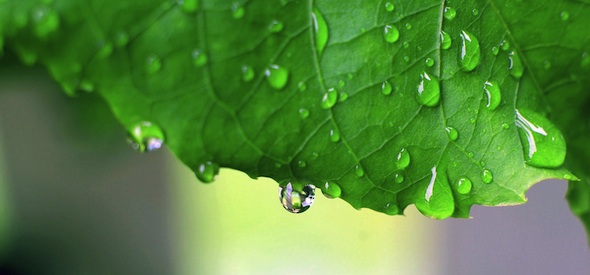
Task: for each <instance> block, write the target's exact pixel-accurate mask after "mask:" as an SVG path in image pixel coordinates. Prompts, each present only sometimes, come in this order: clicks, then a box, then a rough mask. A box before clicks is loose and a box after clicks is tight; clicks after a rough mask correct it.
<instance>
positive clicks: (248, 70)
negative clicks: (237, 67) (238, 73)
mask: <svg viewBox="0 0 590 275" xmlns="http://www.w3.org/2000/svg"><path fill="white" fill-rule="evenodd" d="M252 79H254V69H252V67H250V66H248V65H244V66H242V80H244V81H245V82H250V81H252Z"/></svg>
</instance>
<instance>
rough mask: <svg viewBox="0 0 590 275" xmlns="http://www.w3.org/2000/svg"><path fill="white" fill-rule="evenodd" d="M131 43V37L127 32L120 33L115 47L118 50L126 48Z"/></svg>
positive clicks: (116, 36) (116, 37)
mask: <svg viewBox="0 0 590 275" xmlns="http://www.w3.org/2000/svg"><path fill="white" fill-rule="evenodd" d="M127 43H129V35H128V34H127V33H126V32H125V31H118V32H117V33H116V34H115V46H117V48H122V47H125V46H126V45H127Z"/></svg>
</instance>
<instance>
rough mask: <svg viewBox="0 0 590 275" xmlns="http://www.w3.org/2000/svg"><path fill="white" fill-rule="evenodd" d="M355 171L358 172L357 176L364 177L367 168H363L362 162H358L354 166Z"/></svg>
mask: <svg viewBox="0 0 590 275" xmlns="http://www.w3.org/2000/svg"><path fill="white" fill-rule="evenodd" d="M354 173H355V174H356V176H357V177H359V178H360V177H362V176H364V175H365V170H364V169H363V167H362V166H361V165H360V164H357V165H356V166H355V167H354Z"/></svg>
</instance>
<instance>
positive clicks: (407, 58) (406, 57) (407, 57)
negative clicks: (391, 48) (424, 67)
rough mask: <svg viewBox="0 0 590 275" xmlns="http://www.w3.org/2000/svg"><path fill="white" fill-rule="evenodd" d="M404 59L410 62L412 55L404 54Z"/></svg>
mask: <svg viewBox="0 0 590 275" xmlns="http://www.w3.org/2000/svg"><path fill="white" fill-rule="evenodd" d="M404 61H406V63H407V62H410V57H409V56H407V55H404Z"/></svg>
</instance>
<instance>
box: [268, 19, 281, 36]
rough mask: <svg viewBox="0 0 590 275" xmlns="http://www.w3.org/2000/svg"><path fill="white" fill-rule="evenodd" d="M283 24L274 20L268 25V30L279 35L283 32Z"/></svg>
mask: <svg viewBox="0 0 590 275" xmlns="http://www.w3.org/2000/svg"><path fill="white" fill-rule="evenodd" d="M283 27H284V26H283V22H281V21H279V20H276V19H274V20H272V21H271V22H270V24H269V25H268V30H269V31H270V32H272V33H278V32H281V31H282V30H283Z"/></svg>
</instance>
